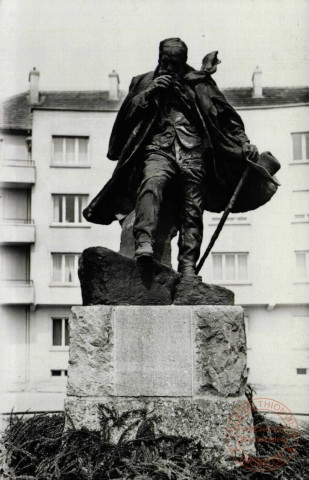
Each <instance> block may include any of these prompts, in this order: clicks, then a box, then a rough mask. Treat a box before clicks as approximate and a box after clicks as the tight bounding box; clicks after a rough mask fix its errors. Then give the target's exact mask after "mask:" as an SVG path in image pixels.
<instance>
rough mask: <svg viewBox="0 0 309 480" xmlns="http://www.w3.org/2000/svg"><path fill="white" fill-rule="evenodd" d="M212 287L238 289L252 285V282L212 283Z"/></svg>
mask: <svg viewBox="0 0 309 480" xmlns="http://www.w3.org/2000/svg"><path fill="white" fill-rule="evenodd" d="M214 285H222V286H223V287H226V286H231V285H234V286H236V287H239V286H242V285H244V286H248V285H249V286H250V285H252V282H214Z"/></svg>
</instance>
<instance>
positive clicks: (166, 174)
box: [84, 38, 278, 276]
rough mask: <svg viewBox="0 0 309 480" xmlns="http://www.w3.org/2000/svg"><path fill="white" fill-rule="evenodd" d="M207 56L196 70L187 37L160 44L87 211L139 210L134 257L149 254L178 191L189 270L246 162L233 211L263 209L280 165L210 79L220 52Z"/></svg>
mask: <svg viewBox="0 0 309 480" xmlns="http://www.w3.org/2000/svg"><path fill="white" fill-rule="evenodd" d="M205 58H206V61H205V59H204V60H203V65H206V67H205V68H204V69H203V70H202V71H195V70H193V69H192V68H191V67H189V66H188V65H187V63H186V61H187V46H186V45H185V43H184V42H183V41H182V40H180V39H179V38H169V39H166V40H163V41H162V42H161V43H160V47H159V63H158V66H157V68H156V70H155V71H154V72H149V73H146V74H144V75H140V76H137V77H135V78H133V80H132V82H131V85H130V89H129V93H128V95H127V97H126V99H125V100H124V102H123V105H122V107H121V109H120V111H119V113H118V116H117V119H116V121H115V124H114V127H113V131H112V134H111V138H110V144H109V152H108V158H110V159H111V160H118V165H117V167H116V169H115V171H114V174H113V177H112V179H111V180H110V181H109V182H108V183H107V184H106V186H105V187H104V188H103V190H102V191H101V192H100V193H99V194H98V195H97V197H95V199H94V200H93V201H92V202H91V203H90V205H89V206H88V207H87V208H86V209H85V211H84V216H85V218H86V219H87V220H89V221H92V222H94V223H103V224H108V223H111V221H113V220H114V219H115V218H116V217H117V218H120V217H123V216H125V215H127V214H128V213H130V211H131V210H132V209H133V208H135V213H136V218H135V223H134V227H133V234H134V238H135V245H136V250H135V256H136V258H137V259H143V258H145V257H148V258H149V257H152V255H153V249H154V239H155V234H156V230H157V228H158V224H159V222H160V212H161V211H162V206H163V208H164V202H165V198H166V193H167V192H168V191H169V190H170V191H171V190H172V191H173V192H174V194H175V198H174V201H175V202H177V207H178V208H177V211H178V212H177V213H178V215H177V217H178V218H177V227H178V230H179V241H178V247H179V255H178V270H179V272H180V273H182V275H183V276H193V275H195V268H196V262H197V260H198V258H199V255H200V247H201V242H202V237H203V211H204V209H207V210H210V211H216V212H220V211H221V210H223V209H224V208H225V206H226V203H227V201H228V199H229V197H230V195H231V193H232V192H233V189H234V188H235V185H236V184H237V182H238V181H239V178H240V176H241V173H242V171H243V170H244V168H245V166H246V164H250V165H251V166H252V173H250V175H249V179H248V183H247V185H246V188H244V191H243V192H242V193H241V195H240V198H239V199H238V201H237V202H236V204H235V208H234V211H246V210H250V209H253V208H257V207H258V206H260V205H262V204H263V203H265V202H266V201H268V200H269V199H270V198H271V196H272V195H273V194H274V193H275V191H276V189H277V185H276V180H275V179H274V178H273V177H272V174H273V173H275V170H277V169H278V166H277V165H275V166H274V165H273V163H272V162H271V164H269V162H268V160H269V159H268V160H267V161H266V163H265V158H262V159H261V161H259V159H260V157H259V155H258V151H257V149H256V147H255V146H254V145H251V144H250V142H249V139H248V137H247V136H246V134H245V131H244V126H243V123H242V120H241V118H240V117H239V115H238V114H237V113H236V111H235V110H234V109H233V107H231V105H229V103H228V102H227V100H226V99H225V97H224V95H223V94H222V93H221V92H220V91H219V89H218V88H217V86H216V84H215V82H214V81H213V80H212V78H211V73H213V72H214V71H215V70H216V68H214V67H215V66H216V63H218V60H217V52H213V53H212V54H210V55H209V56H206V57H205ZM207 65H209V68H208V69H207Z"/></svg>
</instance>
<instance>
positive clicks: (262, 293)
mask: <svg viewBox="0 0 309 480" xmlns="http://www.w3.org/2000/svg"><path fill="white" fill-rule="evenodd" d="M29 78H30V89H29V92H26V93H23V94H20V95H16V96H15V97H11V98H10V99H8V100H7V101H6V102H4V105H3V112H2V121H1V135H0V148H1V171H2V173H1V197H0V199H1V205H0V208H1V210H2V220H1V222H2V227H3V228H2V229H1V238H0V239H1V244H2V246H1V279H2V290H1V303H2V307H1V325H2V329H1V330H2V336H1V342H2V345H1V355H2V362H1V368H2V370H3V371H2V378H3V380H2V382H1V385H2V387H3V388H4V390H5V395H3V397H2V398H4V403H3V405H2V406H1V410H3V411H10V410H11V409H12V407H13V406H14V409H15V411H24V410H27V409H29V408H30V409H31V410H32V411H35V410H60V409H62V405H63V398H64V395H65V384H66V375H67V361H68V317H69V315H70V308H71V306H72V305H78V304H81V294H80V287H79V282H78V277H77V263H78V257H79V255H80V254H81V252H82V251H83V250H84V249H85V248H87V247H90V246H96V245H102V246H105V247H107V248H111V249H113V250H118V248H119V239H120V228H119V226H118V225H117V224H116V223H115V224H113V225H111V226H104V227H102V226H98V225H93V224H89V223H87V222H85V221H84V219H83V217H82V214H81V212H82V210H83V208H84V206H85V205H86V204H87V203H88V202H89V200H90V199H91V198H93V196H94V195H96V194H97V192H98V191H99V190H100V188H101V187H102V185H103V184H104V183H105V182H106V181H107V180H108V179H109V178H110V176H111V174H112V171H113V169H114V163H113V162H110V161H108V160H106V158H105V154H106V151H107V145H108V140H109V136H110V132H111V128H112V125H113V122H114V119H115V117H116V114H117V111H118V109H119V106H120V105H121V101H122V98H123V96H122V94H121V93H120V92H119V89H118V84H119V80H118V76H117V74H116V73H115V72H113V73H112V74H111V75H110V90H109V91H108V92H106V91H104V92H40V91H39V74H38V72H37V71H36V70H33V71H32V72H30V77H29ZM253 80H254V84H253V89H250V88H247V89H246V88H242V89H228V90H226V91H225V94H226V96H227V97H228V99H229V100H230V102H231V103H232V104H233V105H234V106H235V108H236V109H237V110H238V111H239V113H240V115H241V117H242V118H243V120H244V123H245V125H246V131H247V134H248V136H249V138H250V139H251V142H252V143H254V144H256V145H257V146H258V148H259V150H260V151H264V150H270V151H271V152H272V153H273V154H274V155H275V156H276V157H277V158H278V159H279V161H280V163H281V170H280V172H279V174H278V177H279V181H280V183H281V184H282V186H281V187H280V188H279V190H278V192H277V194H276V195H275V196H274V198H273V199H272V200H271V202H270V203H269V204H267V205H265V206H263V207H262V208H260V209H259V210H257V211H254V212H248V213H243V214H234V215H231V216H230V217H229V219H228V220H227V223H226V226H225V227H224V230H223V231H222V233H221V235H220V237H219V239H218V241H217V242H216V244H215V246H214V248H213V251H212V253H211V255H210V257H209V258H208V259H207V261H206V263H205V265H204V267H203V269H202V271H201V274H202V276H203V280H204V281H206V282H209V283H217V284H220V285H224V286H227V288H230V289H232V290H233V291H234V292H235V295H236V303H237V304H240V305H243V306H244V308H245V315H246V325H247V336H248V375H249V382H250V383H252V385H253V386H254V387H255V388H256V390H257V392H258V393H259V394H260V396H263V395H264V396H265V394H268V396H269V395H273V396H275V395H277V399H278V400H281V401H284V400H285V401H286V403H287V405H288V406H289V405H291V404H292V405H293V409H294V411H295V409H297V410H299V409H302V411H306V409H307V412H308V408H307V407H308V406H306V405H305V402H304V394H303V392H304V389H305V388H306V387H307V386H308V385H309V380H308V379H309V341H308V338H309V336H308V331H309V295H308V294H309V291H308V286H309V241H308V240H309V175H308V174H309V133H308V132H309V118H308V111H309V89H308V88H289V89H285V88H281V89H279V88H276V89H271V88H266V89H263V88H262V83H261V72H260V71H257V72H255V74H254V77H253ZM219 218H220V216H219V215H217V214H211V213H207V214H205V221H204V225H205V231H204V232H205V233H204V247H206V246H207V242H208V241H209V239H210V237H211V235H212V233H213V231H214V229H215V227H216V225H217V224H218V221H219ZM174 250H176V249H174ZM174 257H176V253H175V252H174ZM287 385H288V386H289V388H287ZM287 392H288V393H287ZM290 408H292V407H290Z"/></svg>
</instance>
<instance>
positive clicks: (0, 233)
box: [0, 218, 35, 244]
mask: <svg viewBox="0 0 309 480" xmlns="http://www.w3.org/2000/svg"><path fill="white" fill-rule="evenodd" d="M0 227H1V228H0V243H2V244H23V243H34V242H35V223H34V220H32V219H31V218H4V219H2V220H1V222H0Z"/></svg>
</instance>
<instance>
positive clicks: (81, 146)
mask: <svg viewBox="0 0 309 480" xmlns="http://www.w3.org/2000/svg"><path fill="white" fill-rule="evenodd" d="M52 143H53V156H52V164H53V165H71V166H74V165H77V166H78V165H87V164H88V163H89V161H88V143H89V137H59V136H53V137H52Z"/></svg>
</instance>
